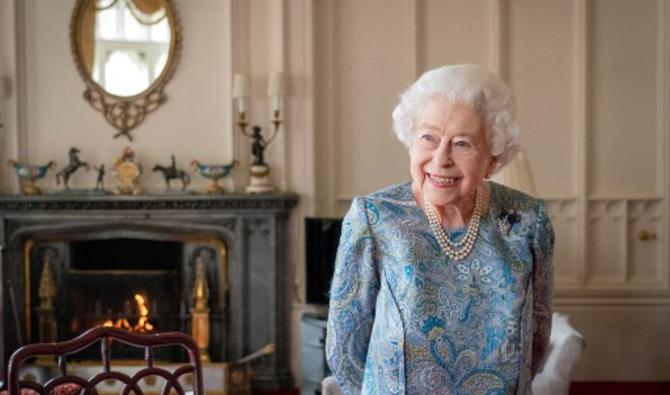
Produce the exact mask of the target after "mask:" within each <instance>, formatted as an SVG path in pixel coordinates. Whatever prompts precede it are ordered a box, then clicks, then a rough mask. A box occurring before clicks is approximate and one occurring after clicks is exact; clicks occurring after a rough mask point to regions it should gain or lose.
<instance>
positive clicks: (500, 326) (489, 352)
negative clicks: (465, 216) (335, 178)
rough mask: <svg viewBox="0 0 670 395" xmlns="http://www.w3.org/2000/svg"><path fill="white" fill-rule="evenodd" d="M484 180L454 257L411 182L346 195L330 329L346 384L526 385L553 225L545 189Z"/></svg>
mask: <svg viewBox="0 0 670 395" xmlns="http://www.w3.org/2000/svg"><path fill="white" fill-rule="evenodd" d="M490 185H491V200H490V204H489V207H488V210H487V211H486V213H485V214H484V215H483V217H482V220H481V224H480V228H479V236H478V238H477V241H476V243H475V246H474V248H473V250H472V252H471V253H470V255H468V256H467V257H466V258H464V259H463V260H460V261H455V262H454V261H450V260H449V258H447V256H446V255H445V254H444V252H442V250H441V249H440V246H439V245H438V243H437V240H436V239H435V236H434V235H433V233H432V232H431V229H430V225H429V223H428V219H427V218H426V216H425V215H424V213H423V211H422V210H421V208H420V207H419V206H418V205H417V204H416V202H415V201H414V198H413V196H412V192H411V186H410V183H409V182H406V183H403V184H398V185H394V186H391V187H388V188H386V189H383V190H381V191H378V192H375V193H373V194H371V195H368V196H366V197H357V198H355V199H354V201H353V203H352V206H351V209H350V210H349V213H348V214H347V215H346V217H345V219H344V224H343V228H342V236H341V239H340V246H339V250H338V255H337V261H336V264H335V274H334V277H333V283H332V286H331V299H330V310H329V314H328V335H327V339H326V355H327V358H328V363H329V365H330V367H331V369H332V371H333V374H334V375H335V378H336V379H337V382H338V383H339V385H340V388H341V389H342V390H343V392H344V393H345V394H358V393H362V394H408V395H418V394H431V395H435V394H445V395H446V394H450V395H451V394H454V395H456V394H458V395H461V394H463V395H465V394H478V395H479V394H481V395H484V394H487V395H491V394H505V395H507V394H531V381H532V378H533V376H534V375H535V372H536V371H537V369H538V366H539V365H540V363H541V361H542V358H543V357H544V354H545V353H546V351H547V348H548V341H549V332H550V328H551V311H552V306H551V303H552V264H551V258H552V254H553V244H554V233H553V230H552V228H551V224H550V222H549V218H548V217H547V214H546V212H545V209H544V203H543V202H542V201H541V200H537V199H534V198H532V197H530V196H528V195H525V194H523V193H521V192H519V191H516V190H514V189H510V188H507V187H504V186H502V185H499V184H496V183H493V182H491V183H490ZM450 233H451V234H450V236H451V238H452V239H454V238H456V239H457V238H458V237H460V236H462V235H463V234H465V228H461V229H455V230H453V231H451V232H450Z"/></svg>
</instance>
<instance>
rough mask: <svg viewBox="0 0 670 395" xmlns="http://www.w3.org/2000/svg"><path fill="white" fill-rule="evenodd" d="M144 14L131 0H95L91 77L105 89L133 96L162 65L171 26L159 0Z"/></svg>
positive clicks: (165, 57)
mask: <svg viewBox="0 0 670 395" xmlns="http://www.w3.org/2000/svg"><path fill="white" fill-rule="evenodd" d="M154 1H155V4H156V5H157V7H155V10H154V12H152V13H145V12H143V11H142V10H140V9H139V8H138V7H137V6H135V3H134V0H98V1H97V10H98V11H97V12H96V15H95V18H96V23H95V26H96V28H95V52H94V62H93V68H92V70H91V71H92V75H93V79H94V80H95V81H96V82H98V84H100V85H101V86H102V87H103V88H104V89H105V90H106V91H107V92H110V93H112V94H115V95H119V96H132V95H136V94H138V93H140V92H142V91H143V90H145V89H147V88H148V87H149V86H150V85H151V83H152V82H153V81H155V80H156V78H158V76H160V74H161V73H162V71H163V68H164V67H165V64H166V62H167V57H168V51H169V43H170V37H171V34H170V26H169V23H168V19H167V15H166V11H165V8H164V7H162V6H160V2H159V0H154Z"/></svg>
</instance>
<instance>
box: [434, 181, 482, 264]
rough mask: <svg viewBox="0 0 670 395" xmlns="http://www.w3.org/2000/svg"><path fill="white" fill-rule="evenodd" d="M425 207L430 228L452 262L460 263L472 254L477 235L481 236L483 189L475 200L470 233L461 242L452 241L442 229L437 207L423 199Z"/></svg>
mask: <svg viewBox="0 0 670 395" xmlns="http://www.w3.org/2000/svg"><path fill="white" fill-rule="evenodd" d="M423 207H424V209H425V211H426V217H428V223H429V224H430V228H431V230H432V231H433V234H435V237H436V238H437V243H438V244H439V245H440V247H442V250H443V251H444V253H445V254H446V255H447V256H448V257H449V259H451V260H452V261H459V260H461V259H463V258H465V257H466V256H468V255H469V254H470V252H471V251H472V247H474V246H475V241H476V240H477V235H478V234H479V222H480V220H481V215H482V191H481V187H479V188H477V197H476V198H475V208H474V210H473V211H472V218H471V219H470V223H469V224H468V231H467V233H466V234H465V236H464V237H463V238H462V239H461V240H459V241H452V240H451V239H450V238H449V235H448V234H447V232H446V231H445V230H444V228H443V227H442V223H441V222H440V218H439V217H438V215H437V212H436V211H435V207H433V205H432V204H431V203H430V202H429V201H428V199H427V198H426V197H425V195H424V198H423Z"/></svg>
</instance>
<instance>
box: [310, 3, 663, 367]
mask: <svg viewBox="0 0 670 395" xmlns="http://www.w3.org/2000/svg"><path fill="white" fill-rule="evenodd" d="M315 5H316V13H315V20H316V24H315V26H317V28H316V32H315V36H316V46H315V48H316V50H315V51H316V53H317V55H319V56H317V64H316V68H315V71H316V73H315V75H316V77H317V81H318V83H317V84H318V85H317V90H316V95H315V100H316V103H317V106H316V109H317V122H316V125H317V126H316V131H317V132H316V134H315V136H316V137H315V138H316V141H317V144H316V147H315V148H316V150H317V152H318V154H317V156H318V157H321V158H325V159H326V160H324V161H323V166H317V168H316V173H317V180H318V181H317V186H318V188H317V198H318V199H317V203H316V208H317V212H319V213H321V214H331V215H342V214H343V213H344V212H345V211H346V209H347V208H348V205H349V204H350V201H351V198H352V197H353V196H355V195H357V194H365V193H369V192H371V191H373V190H375V189H378V188H380V187H383V186H385V185H388V184H390V183H394V182H398V181H401V180H405V179H408V177H409V175H408V158H407V154H406V151H405V149H404V148H403V147H402V145H401V144H400V143H399V142H397V140H396V139H395V137H394V135H393V133H392V131H391V118H390V114H391V111H392V110H393V107H394V106H395V104H396V101H397V97H398V95H399V94H400V93H401V92H402V90H403V89H405V88H406V87H407V86H408V85H409V84H410V83H411V82H412V81H413V80H414V79H415V78H416V77H417V76H418V75H419V74H420V73H421V72H423V71H425V70H427V69H430V68H433V67H437V66H440V65H443V64H452V63H477V64H481V65H484V66H487V67H488V68H490V69H491V70H493V71H495V72H497V73H499V75H501V76H502V78H503V79H505V80H506V81H508V82H509V83H510V84H511V85H512V86H513V88H514V90H515V92H516V94H517V100H518V108H519V118H520V123H521V127H522V135H523V137H522V141H523V146H524V149H525V151H526V153H527V154H528V157H529V160H530V165H531V168H532V170H533V173H534V178H535V183H536V186H537V189H538V194H539V196H541V197H543V198H545V199H546V200H547V203H548V211H549V214H550V217H551V219H552V222H553V224H554V227H555V230H556V235H557V244H556V253H555V280H556V295H557V298H556V310H557V311H559V312H563V313H567V314H570V316H571V318H572V321H573V323H574V324H575V326H576V327H577V328H578V329H579V330H580V331H581V332H582V333H583V334H584V336H585V338H586V342H587V348H586V350H585V352H584V355H583V358H582V360H581V362H580V365H579V366H578V368H577V372H576V378H577V379H581V380H660V379H665V380H667V379H670V357H668V356H666V355H660V354H663V353H658V352H657V351H658V350H659V349H669V348H670V340H668V338H667V336H665V335H664V334H663V333H664V332H665V330H667V328H670V306H669V304H670V299H669V297H668V296H669V292H668V291H669V287H668V267H669V265H668V258H669V255H668V238H667V228H668V216H667V212H668V199H667V196H668V176H670V166H669V163H668V159H667V158H668V154H667V152H668V148H669V145H668V144H669V142H668V135H669V127H668V116H669V115H670V109H668V104H669V102H668V92H669V90H668V88H669V86H668V72H669V71H670V69H669V67H670V66H669V63H668V59H669V58H668V54H669V52H670V51H669V47H668V45H669V44H668V43H669V42H670V39H669V37H670V32H668V29H670V25H669V22H670V17H669V15H670V2H666V1H664V0H642V1H638V0H573V1H553V0H542V1H538V0H514V1H504V0H488V1H485V0H482V1H470V0H413V1H410V0H397V1H388V0H366V1H359V0H339V1H327V2H316V3H315Z"/></svg>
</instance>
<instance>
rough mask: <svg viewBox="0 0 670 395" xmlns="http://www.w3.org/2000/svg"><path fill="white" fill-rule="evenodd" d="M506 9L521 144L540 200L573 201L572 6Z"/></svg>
mask: <svg viewBox="0 0 670 395" xmlns="http://www.w3.org/2000/svg"><path fill="white" fill-rule="evenodd" d="M505 4H508V6H509V9H508V11H507V12H506V13H503V14H506V15H507V16H508V27H507V28H506V31H507V32H508V36H507V39H506V40H504V41H505V42H506V43H507V44H506V45H507V47H508V51H507V56H506V58H507V66H506V67H504V69H506V70H507V73H508V79H509V82H510V83H511V85H512V87H513V89H514V91H515V92H516V96H517V102H518V107H519V122H520V125H521V135H522V142H523V145H524V147H525V150H526V152H527V154H528V158H529V161H530V164H531V166H532V169H533V172H534V174H535V184H536V187H537V191H538V193H539V194H540V196H545V197H571V198H573V197H576V195H577V172H578V171H580V170H579V169H578V168H577V166H578V162H577V161H576V160H575V159H576V158H577V155H578V152H577V145H576V141H577V138H578V135H577V133H578V130H576V123H575V116H576V114H575V106H574V103H575V95H576V85H575V79H576V73H575V60H576V59H575V57H576V56H577V55H576V52H575V46H574V40H575V31H574V24H575V21H574V9H573V8H574V6H573V3H572V2H570V1H551V0H542V1H537V0H517V1H512V2H509V3H505Z"/></svg>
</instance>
